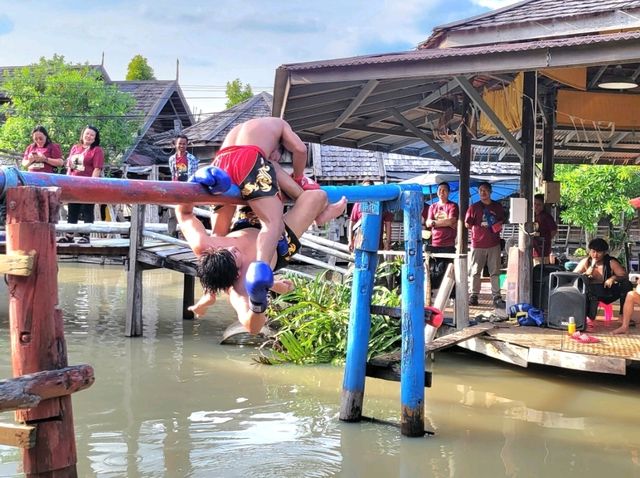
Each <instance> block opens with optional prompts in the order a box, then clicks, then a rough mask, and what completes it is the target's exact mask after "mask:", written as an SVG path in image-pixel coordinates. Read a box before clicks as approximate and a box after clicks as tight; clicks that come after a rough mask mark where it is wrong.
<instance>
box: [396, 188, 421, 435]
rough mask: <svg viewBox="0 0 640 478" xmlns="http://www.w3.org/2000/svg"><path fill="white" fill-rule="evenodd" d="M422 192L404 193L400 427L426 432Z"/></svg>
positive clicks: (406, 432)
mask: <svg viewBox="0 0 640 478" xmlns="http://www.w3.org/2000/svg"><path fill="white" fill-rule="evenodd" d="M422 202H423V196H422V193H419V192H416V191H407V192H404V193H403V194H402V210H403V212H404V219H403V220H404V239H405V243H404V244H405V245H404V249H405V253H406V255H405V263H404V265H403V266H402V297H401V299H402V362H401V368H400V401H401V405H402V417H401V422H400V430H401V432H402V434H403V435H405V436H409V437H416V436H423V435H424V269H423V264H422V223H421V221H420V214H421V212H422Z"/></svg>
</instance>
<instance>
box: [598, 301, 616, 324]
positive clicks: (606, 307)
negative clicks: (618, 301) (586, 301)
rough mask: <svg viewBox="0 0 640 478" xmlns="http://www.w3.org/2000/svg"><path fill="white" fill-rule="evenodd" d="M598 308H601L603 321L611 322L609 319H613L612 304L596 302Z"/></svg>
mask: <svg viewBox="0 0 640 478" xmlns="http://www.w3.org/2000/svg"><path fill="white" fill-rule="evenodd" d="M598 309H602V310H603V312H604V320H605V322H611V319H613V304H605V303H604V302H598Z"/></svg>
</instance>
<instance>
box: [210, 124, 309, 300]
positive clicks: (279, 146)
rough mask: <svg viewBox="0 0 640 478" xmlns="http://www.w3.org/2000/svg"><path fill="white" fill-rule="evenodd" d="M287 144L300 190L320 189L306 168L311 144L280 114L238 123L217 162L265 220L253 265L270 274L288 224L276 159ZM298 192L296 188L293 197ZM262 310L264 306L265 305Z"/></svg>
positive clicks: (255, 271)
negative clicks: (307, 143)
mask: <svg viewBox="0 0 640 478" xmlns="http://www.w3.org/2000/svg"><path fill="white" fill-rule="evenodd" d="M283 149H286V150H288V151H290V152H291V153H292V156H293V174H292V175H291V176H292V178H293V180H294V181H295V183H297V184H298V186H299V189H300V191H299V192H301V191H302V190H317V189H319V188H320V186H318V184H317V183H315V182H313V181H311V180H310V179H308V178H306V177H305V176H304V174H303V173H304V167H305V165H306V162H307V147H306V146H305V144H304V143H303V142H302V140H301V139H300V138H299V137H298V135H296V134H295V133H294V132H293V130H292V129H291V127H290V126H289V124H288V123H287V122H286V121H284V120H282V119H280V118H255V119H251V120H249V121H246V122H244V123H241V124H239V125H237V126H236V127H234V128H233V129H232V130H231V131H229V133H228V134H227V136H226V137H225V139H224V142H223V143H222V148H221V149H220V151H219V152H218V154H217V155H216V157H215V159H214V160H213V163H212V164H213V166H216V167H218V168H220V169H222V170H223V171H225V172H227V174H229V176H230V177H231V181H232V182H233V183H234V184H236V185H238V187H239V188H240V194H241V196H242V198H243V199H244V200H246V201H247V203H248V204H249V206H250V207H251V209H252V210H253V212H254V213H255V214H256V215H257V217H258V219H259V220H260V223H261V228H260V231H259V232H258V235H257V238H256V241H257V247H256V255H255V260H254V262H253V263H252V264H250V265H249V268H248V273H249V274H250V275H254V274H266V272H267V271H268V270H270V267H269V264H271V262H272V259H273V258H274V254H275V252H276V244H277V243H278V240H279V238H280V237H281V236H282V234H283V233H284V230H285V227H284V222H283V219H282V217H283V205H282V201H281V199H280V197H279V179H278V178H277V177H276V171H275V169H274V167H273V163H274V162H275V163H277V162H278V161H280V158H281V154H282V151H283ZM296 198H297V195H296V194H294V195H293V196H292V199H294V200H295V199H296ZM221 214H222V213H221ZM231 218H232V213H228V211H227V213H226V214H225V215H224V217H222V218H221V219H220V221H221V222H223V223H226V224H231ZM258 271H261V272H258ZM256 311H257V312H261V310H260V307H257V308H256Z"/></svg>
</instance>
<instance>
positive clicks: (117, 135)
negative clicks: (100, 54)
mask: <svg viewBox="0 0 640 478" xmlns="http://www.w3.org/2000/svg"><path fill="white" fill-rule="evenodd" d="M7 73H9V72H5V76H4V77H3V78H2V79H1V83H0V88H2V90H3V92H4V93H5V94H6V95H7V96H8V97H9V98H11V102H10V103H8V104H6V105H3V106H2V107H0V114H4V115H5V117H6V121H5V123H4V124H3V125H2V126H1V127H0V148H3V149H8V150H12V151H19V152H22V151H24V149H25V148H26V147H27V145H28V144H29V143H31V137H30V133H31V130H32V129H33V127H34V126H35V125H37V124H41V125H43V126H45V127H46V128H47V130H48V131H49V135H50V136H51V138H52V140H53V141H55V142H57V143H60V145H61V146H62V149H63V153H65V152H68V151H69V149H70V148H71V146H72V145H73V144H75V143H77V142H78V140H79V138H80V133H81V131H82V129H83V128H84V127H85V126H86V125H87V124H92V125H94V126H96V127H97V128H98V129H99V130H100V137H101V146H102V147H103V149H104V151H105V160H106V161H107V162H108V163H109V164H114V165H118V162H119V158H120V157H121V155H122V153H123V152H124V151H125V150H126V149H127V148H128V147H129V146H130V145H131V144H132V142H133V140H134V138H135V136H136V134H137V130H138V128H139V124H140V123H141V121H140V119H139V118H137V117H136V116H135V115H132V110H133V107H134V105H135V100H134V98H133V97H132V96H131V95H130V94H128V93H123V92H121V91H120V90H118V88H117V87H116V86H114V85H108V84H105V83H104V81H103V79H102V77H101V74H100V72H99V71H98V70H96V69H95V68H91V67H89V65H87V64H85V65H80V64H76V65H72V64H68V63H65V61H64V57H63V56H58V55H54V56H53V58H51V59H45V58H41V59H40V61H39V62H38V63H35V64H33V65H30V66H26V67H23V68H19V69H17V70H14V71H12V72H10V74H7Z"/></svg>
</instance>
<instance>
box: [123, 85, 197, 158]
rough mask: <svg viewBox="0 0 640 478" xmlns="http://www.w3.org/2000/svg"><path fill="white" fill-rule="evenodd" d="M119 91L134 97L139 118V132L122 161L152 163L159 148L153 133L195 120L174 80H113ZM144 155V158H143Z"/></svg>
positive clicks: (183, 125) (169, 129) (184, 126)
mask: <svg viewBox="0 0 640 478" xmlns="http://www.w3.org/2000/svg"><path fill="white" fill-rule="evenodd" d="M111 83H112V84H114V85H115V86H117V87H118V89H119V90H120V91H122V92H125V93H129V94H130V95H131V96H133V98H134V99H135V100H136V104H135V106H134V108H133V111H132V114H134V115H138V116H139V117H140V118H141V119H142V124H141V126H140V129H139V132H138V136H137V138H136V140H135V141H134V143H133V144H132V145H131V147H130V148H129V149H128V150H127V151H126V152H125V154H124V156H123V158H122V162H123V163H134V164H141V163H142V164H144V163H145V162H146V163H150V164H153V163H154V162H156V160H157V156H158V154H162V153H161V151H160V149H158V148H154V147H153V144H152V143H153V140H152V139H151V138H153V137H154V136H155V135H156V134H158V133H162V132H165V131H173V130H174V129H175V128H176V126H179V127H180V128H187V127H189V126H191V125H193V124H194V123H195V121H194V118H193V114H192V113H191V109H190V108H189V104H188V103H187V100H186V99H185V97H184V94H183V92H182V89H181V88H180V85H179V84H178V81H177V80H147V81H113V82H111ZM145 159H146V161H145Z"/></svg>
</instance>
